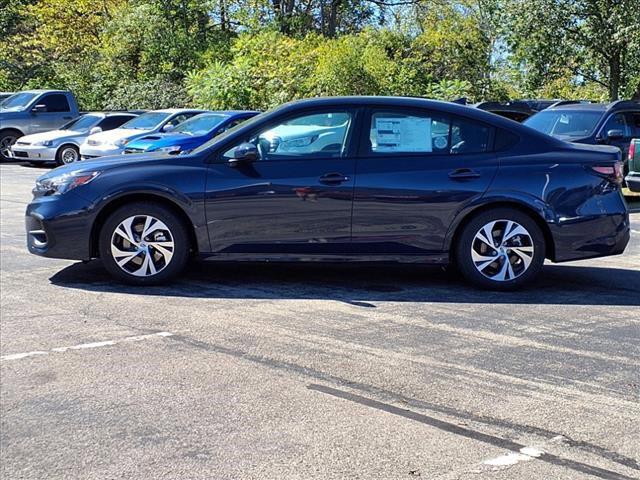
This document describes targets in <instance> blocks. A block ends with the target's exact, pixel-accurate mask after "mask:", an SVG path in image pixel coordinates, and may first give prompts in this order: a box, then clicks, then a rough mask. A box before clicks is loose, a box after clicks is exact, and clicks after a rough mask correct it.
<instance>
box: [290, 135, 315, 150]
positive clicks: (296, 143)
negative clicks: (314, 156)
mask: <svg viewBox="0 0 640 480" xmlns="http://www.w3.org/2000/svg"><path fill="white" fill-rule="evenodd" d="M317 139H318V135H309V136H308V137H298V138H293V139H291V140H285V141H283V142H282V146H283V147H285V148H301V147H308V146H309V145H311V144H312V143H313V142H315V141H316V140H317Z"/></svg>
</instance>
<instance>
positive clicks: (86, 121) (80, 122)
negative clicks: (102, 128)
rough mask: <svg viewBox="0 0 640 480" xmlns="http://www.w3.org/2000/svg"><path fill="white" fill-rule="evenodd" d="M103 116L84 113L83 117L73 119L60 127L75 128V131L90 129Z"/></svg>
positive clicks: (64, 128) (65, 128) (62, 128)
mask: <svg viewBox="0 0 640 480" xmlns="http://www.w3.org/2000/svg"><path fill="white" fill-rule="evenodd" d="M100 118H101V117H98V116H96V115H82V116H81V117H78V118H76V119H75V120H71V121H70V122H69V123H67V124H66V125H64V126H62V127H60V130H73V131H75V132H82V131H85V130H89V129H90V128H91V127H93V126H94V125H95V124H96V122H97V121H98V120H100Z"/></svg>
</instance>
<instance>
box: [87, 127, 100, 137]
mask: <svg viewBox="0 0 640 480" xmlns="http://www.w3.org/2000/svg"><path fill="white" fill-rule="evenodd" d="M101 131H102V129H101V128H100V127H93V128H91V130H89V135H93V134H94V133H100V132H101Z"/></svg>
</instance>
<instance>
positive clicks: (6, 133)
mask: <svg viewBox="0 0 640 480" xmlns="http://www.w3.org/2000/svg"><path fill="white" fill-rule="evenodd" d="M21 136H22V134H21V133H20V132H19V131H18V130H13V129H10V128H9V129H7V130H2V131H0V161H2V162H9V161H11V160H13V159H12V158H10V157H8V156H6V155H5V154H4V153H3V151H4V150H5V148H7V147H9V146H11V145H13V144H14V143H15V142H16V140H17V139H18V138H20V137H21Z"/></svg>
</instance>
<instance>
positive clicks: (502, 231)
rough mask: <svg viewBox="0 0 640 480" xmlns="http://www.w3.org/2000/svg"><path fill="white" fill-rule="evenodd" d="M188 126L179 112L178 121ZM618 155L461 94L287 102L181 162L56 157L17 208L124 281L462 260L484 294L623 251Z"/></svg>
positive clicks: (36, 241) (50, 241) (54, 241)
mask: <svg viewBox="0 0 640 480" xmlns="http://www.w3.org/2000/svg"><path fill="white" fill-rule="evenodd" d="M185 123H186V122H185ZM620 160H621V159H620V150H619V149H617V148H614V147H611V146H607V145H597V146H596V145H580V144H575V143H566V142H563V141H561V140H559V139H556V138H553V137H551V136H549V135H545V134H543V133H540V132H537V131H536V130H533V129H531V128H528V127H525V126H523V125H520V124H518V123H516V122H513V121H511V120H508V119H506V118H502V117H499V116H497V115H493V114H491V113H487V112H484V111H482V110H479V109H476V108H469V107H465V106H462V105H456V104H454V103H447V102H436V101H429V100H425V99H421V98H400V97H342V98H341V97H333V98H314V99H309V100H301V101H297V102H293V103H288V104H286V105H283V106H281V107H280V108H276V109H274V110H271V111H269V112H266V113H263V114H261V115H258V116H256V117H254V118H252V119H251V120H248V121H247V122H245V123H243V124H242V125H239V126H238V127H237V128H234V129H233V130H230V131H228V132H226V133H224V134H222V135H219V136H217V137H215V138H213V139H212V140H210V141H209V142H207V143H205V144H204V145H202V146H200V147H198V148H196V149H194V150H193V151H192V152H191V153H189V154H187V155H180V156H172V155H148V154H144V155H120V156H119V157H111V158H109V159H106V160H100V159H97V160H91V161H89V162H84V163H82V164H79V165H77V164H74V165H68V166H64V167H59V168H56V169H55V170H52V171H51V172H48V173H46V174H45V175H43V176H42V177H40V178H39V179H38V181H37V182H36V186H35V188H34V189H33V195H34V198H33V201H32V202H31V203H30V204H29V206H28V207H27V212H26V231H27V239H28V248H29V251H30V252H32V253H34V254H36V255H43V256H46V257H54V258H68V259H79V260H89V259H91V258H97V257H98V258H100V259H101V260H102V264H103V265H104V267H105V268H106V269H107V270H108V271H109V272H110V273H111V274H112V275H113V276H114V277H115V278H117V279H118V280H120V281H123V282H127V283H132V284H136V285H151V284H157V283H162V282H166V281H169V280H170V279H172V278H175V277H176V276H177V275H178V274H179V273H180V271H181V270H182V269H183V267H184V266H185V265H186V264H187V261H188V260H189V258H190V257H191V256H196V255H198V256H200V257H206V258H209V259H212V260H223V261H245V260H253V261H256V260H263V261H297V260H300V261H314V260H315V261H317V260H323V261H329V262H335V261H340V260H341V261H348V262H356V261H385V262H388V261H396V262H411V263H419V264H447V263H455V264H456V265H457V266H458V268H459V270H460V271H461V272H462V274H463V275H464V276H465V277H466V278H467V279H469V280H470V281H472V282H473V283H475V284H476V285H479V286H480V287H483V288H491V289H495V290H512V289H514V288H517V287H520V286H522V285H525V284H527V283H528V282H531V281H532V280H533V278H535V276H536V275H538V274H539V273H540V272H541V270H542V265H543V263H544V261H545V259H549V260H551V261H553V262H564V261H569V260H578V259H584V258H591V257H601V256H604V255H616V254H620V253H622V252H623V251H624V249H625V247H626V246H627V243H628V242H629V235H630V226H629V214H628V211H627V205H626V203H625V201H624V198H623V196H622V192H621V187H620V184H621V182H622V162H621V161H620Z"/></svg>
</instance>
